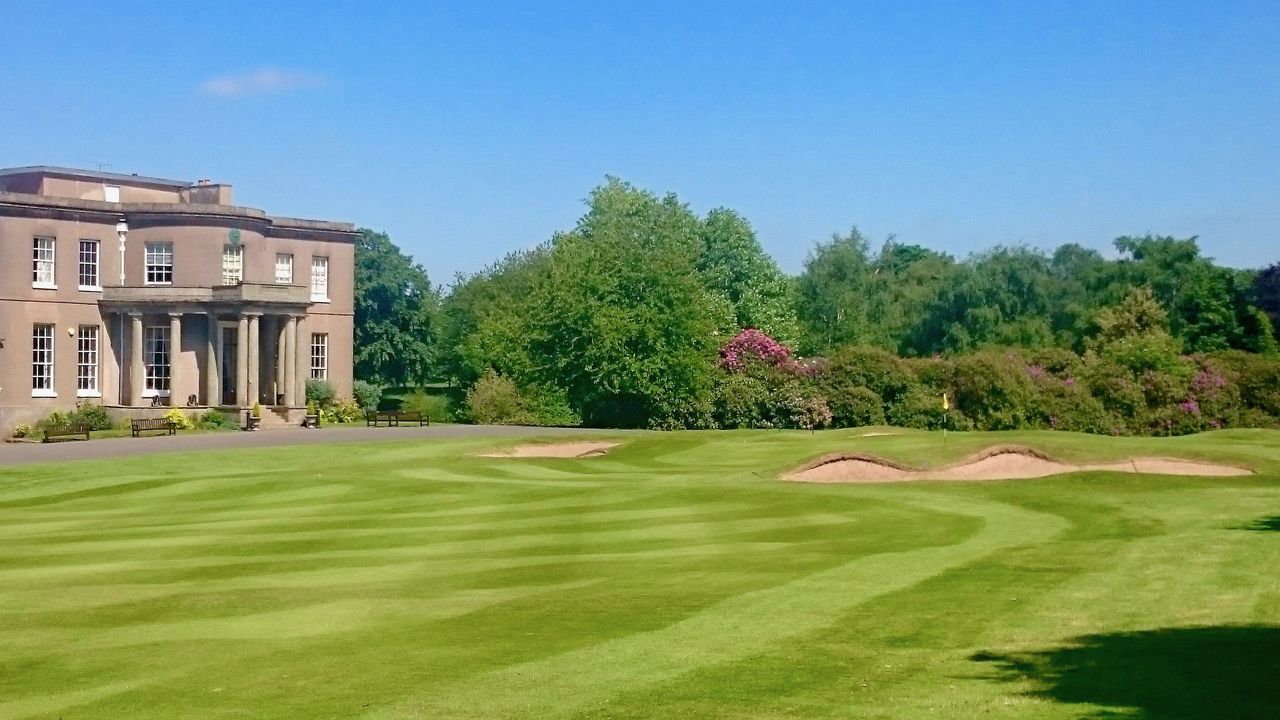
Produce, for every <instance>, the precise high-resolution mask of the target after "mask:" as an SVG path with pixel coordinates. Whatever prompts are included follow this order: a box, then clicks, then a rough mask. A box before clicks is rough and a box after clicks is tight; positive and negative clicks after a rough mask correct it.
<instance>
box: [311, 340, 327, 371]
mask: <svg viewBox="0 0 1280 720" xmlns="http://www.w3.org/2000/svg"><path fill="white" fill-rule="evenodd" d="M311 377H312V378H314V379H316V380H328V379H329V333H311Z"/></svg>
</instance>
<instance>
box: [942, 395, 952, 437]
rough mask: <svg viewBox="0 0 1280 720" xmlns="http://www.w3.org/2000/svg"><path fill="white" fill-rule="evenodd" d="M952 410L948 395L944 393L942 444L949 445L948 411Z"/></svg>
mask: <svg viewBox="0 0 1280 720" xmlns="http://www.w3.org/2000/svg"><path fill="white" fill-rule="evenodd" d="M950 409H951V403H950V402H948V401H947V394H946V393H942V444H943V445H946V444H947V411H948V410H950Z"/></svg>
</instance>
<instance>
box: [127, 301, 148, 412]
mask: <svg viewBox="0 0 1280 720" xmlns="http://www.w3.org/2000/svg"><path fill="white" fill-rule="evenodd" d="M143 378H144V373H143V366H142V313H129V404H130V405H133V406H135V407H137V406H140V405H142V386H143V383H144V382H145V381H144V379H143Z"/></svg>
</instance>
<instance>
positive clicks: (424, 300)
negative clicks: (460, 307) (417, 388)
mask: <svg viewBox="0 0 1280 720" xmlns="http://www.w3.org/2000/svg"><path fill="white" fill-rule="evenodd" d="M439 305H440V294H439V291H438V290H436V289H435V288H434V287H432V285H431V281H430V280H429V279H428V278H427V272H426V270H424V269H423V268H422V266H421V265H419V264H417V263H415V262H414V261H413V258H412V257H410V256H408V255H406V254H404V253H403V252H401V250H400V248H398V247H396V245H395V243H393V242H391V238H390V237H388V236H387V235H386V234H385V233H380V232H375V231H373V230H369V229H361V230H360V238H359V240H357V242H356V268H355V373H356V377H359V378H361V379H364V380H369V381H371V382H375V383H379V384H382V385H410V384H413V383H419V382H423V381H426V380H427V379H429V378H430V377H431V375H432V370H433V364H434V360H435V350H436V314H437V312H438V311H439Z"/></svg>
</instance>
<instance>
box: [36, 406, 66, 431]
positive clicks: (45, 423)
mask: <svg viewBox="0 0 1280 720" xmlns="http://www.w3.org/2000/svg"><path fill="white" fill-rule="evenodd" d="M70 420H71V416H70V415H68V414H67V413H64V412H62V411H61V410H54V411H53V412H51V413H49V417H47V418H45V419H43V420H41V421H40V422H38V423H36V427H37V428H39V429H41V430H44V429H45V428H47V427H53V426H54V425H66V424H67V423H68V422H70Z"/></svg>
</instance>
